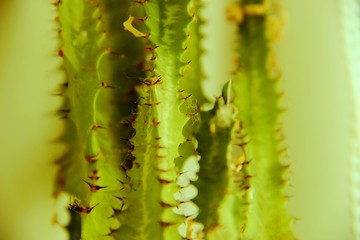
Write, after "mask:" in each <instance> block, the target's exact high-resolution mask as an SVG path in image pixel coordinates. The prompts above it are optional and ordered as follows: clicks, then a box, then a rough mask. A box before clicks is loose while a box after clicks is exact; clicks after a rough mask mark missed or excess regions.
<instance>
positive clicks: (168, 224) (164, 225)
mask: <svg viewBox="0 0 360 240" xmlns="http://www.w3.org/2000/svg"><path fill="white" fill-rule="evenodd" d="M159 224H160V226H162V227H169V226H172V225H175V223H169V222H163V221H160V222H159Z"/></svg>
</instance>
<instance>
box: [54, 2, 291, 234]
mask: <svg viewBox="0 0 360 240" xmlns="http://www.w3.org/2000/svg"><path fill="white" fill-rule="evenodd" d="M269 3H270V4H269ZM264 4H265V3H264ZM266 4H269V5H266ZM266 4H265V5H262V4H260V3H257V2H256V1H250V0H243V1H241V2H239V4H238V5H236V6H237V7H236V8H235V10H233V11H232V12H231V13H230V15H231V16H230V18H229V19H230V20H232V21H235V22H237V23H238V24H239V43H240V46H239V58H240V61H241V68H240V69H239V71H238V74H237V75H236V77H235V78H234V81H233V86H231V81H230V83H229V85H228V86H226V87H225V88H224V89H225V90H224V91H225V92H224V94H223V96H222V97H219V98H218V99H217V101H216V103H215V106H214V107H213V108H212V109H210V110H208V111H200V104H204V103H206V102H208V100H207V99H206V98H205V97H204V94H203V93H204V92H205V91H206V89H202V85H201V83H202V81H203V80H204V79H205V77H204V76H205V75H204V73H203V72H204V71H203V67H202V64H201V57H202V53H203V51H202V49H201V42H202V39H203V38H204V37H206V36H203V35H202V34H201V31H200V29H201V25H202V24H203V22H204V20H202V19H201V18H200V17H199V11H200V10H201V7H202V4H201V2H200V0H177V1H172V0H171V1H170V0H121V1H118V0H72V1H70V0H58V1H56V2H55V3H54V5H55V6H56V8H57V10H58V13H59V17H58V18H57V21H58V22H59V31H58V33H59V38H60V46H59V50H58V55H59V56H60V57H61V58H63V63H62V66H61V68H62V70H63V71H64V73H65V81H64V83H63V84H61V85H60V89H59V94H58V95H59V96H61V97H62V98H63V99H64V101H63V106H62V108H61V109H60V110H59V111H58V112H59V115H60V117H61V119H63V120H64V122H65V126H66V129H65V132H64V134H63V136H62V137H61V138H60V141H61V142H63V143H65V144H66V146H67V151H66V153H64V155H63V156H62V157H61V158H59V159H58V160H57V161H56V164H57V165H58V167H59V171H58V175H57V181H56V183H57V184H56V191H55V193H56V194H60V193H67V194H69V195H70V196H71V200H70V204H69V211H70V216H71V218H70V221H69V223H68V225H67V226H65V227H66V228H67V229H68V232H69V235H70V239H71V240H79V239H81V240H103V239H104V240H111V239H113V240H151V239H156V240H157V239H162V240H181V239H187V240H200V239H209V240H211V239H234V240H235V239H287V240H288V239H294V237H293V235H292V232H291V230H290V220H291V218H290V217H289V215H288V213H287V212H286V208H285V197H284V196H283V189H284V187H285V186H286V184H285V180H284V178H283V177H284V174H285V170H286V167H284V166H282V165H281V163H280V158H281V153H280V151H279V146H280V145H281V141H280V139H279V134H280V131H278V127H279V126H278V125H279V124H278V118H279V114H280V112H281V111H280V109H279V107H278V101H279V94H278V93H277V88H276V86H277V80H278V79H279V76H278V75H276V74H277V73H278V71H277V67H276V65H275V61H274V57H273V49H272V42H273V36H274V35H275V32H276V31H275V30H277V28H276V27H275V28H273V29H272V30H269V28H271V26H276V24H275V25H274V24H273V21H272V20H274V18H271V16H272V15H271V14H270V12H271V11H272V9H273V8H271V6H272V4H271V2H267V3H266ZM264 6H265V7H264ZM269 6H270V7H269ZM264 9H265V10H264ZM269 19H270V20H271V21H270V20H269ZM270 22H271V24H270ZM234 94H235V97H234V96H233V95H234ZM274 226H276V227H274Z"/></svg>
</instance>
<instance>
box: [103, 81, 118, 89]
mask: <svg viewBox="0 0 360 240" xmlns="http://www.w3.org/2000/svg"><path fill="white" fill-rule="evenodd" d="M101 87H103V88H115V87H114V86H110V85H108V84H107V83H105V82H101Z"/></svg>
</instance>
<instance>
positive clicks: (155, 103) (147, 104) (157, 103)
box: [143, 102, 160, 107]
mask: <svg viewBox="0 0 360 240" xmlns="http://www.w3.org/2000/svg"><path fill="white" fill-rule="evenodd" d="M159 104H160V102H153V103H144V104H143V105H145V106H149V107H151V106H157V105H159Z"/></svg>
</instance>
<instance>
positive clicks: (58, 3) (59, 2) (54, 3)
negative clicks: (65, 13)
mask: <svg viewBox="0 0 360 240" xmlns="http://www.w3.org/2000/svg"><path fill="white" fill-rule="evenodd" d="M52 4H53V5H54V6H56V7H57V6H59V5H60V4H61V0H57V1H56V2H53V3H52Z"/></svg>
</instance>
